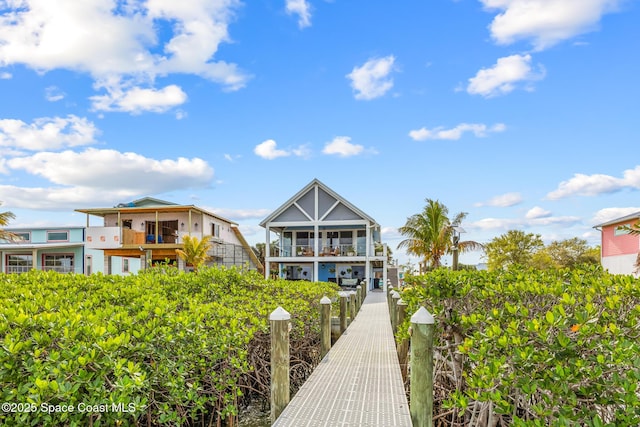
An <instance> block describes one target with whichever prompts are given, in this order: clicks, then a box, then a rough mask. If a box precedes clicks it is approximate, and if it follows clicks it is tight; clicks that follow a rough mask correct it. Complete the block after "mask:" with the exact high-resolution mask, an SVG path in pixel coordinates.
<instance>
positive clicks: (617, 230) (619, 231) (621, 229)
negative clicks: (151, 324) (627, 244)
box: [613, 225, 629, 236]
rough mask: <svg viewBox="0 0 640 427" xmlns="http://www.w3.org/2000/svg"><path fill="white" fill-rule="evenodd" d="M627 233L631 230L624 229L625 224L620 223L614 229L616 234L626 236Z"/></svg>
mask: <svg viewBox="0 0 640 427" xmlns="http://www.w3.org/2000/svg"><path fill="white" fill-rule="evenodd" d="M625 234H629V230H626V229H624V226H623V225H618V226H617V227H616V228H614V229H613V235H614V236H624V235H625Z"/></svg>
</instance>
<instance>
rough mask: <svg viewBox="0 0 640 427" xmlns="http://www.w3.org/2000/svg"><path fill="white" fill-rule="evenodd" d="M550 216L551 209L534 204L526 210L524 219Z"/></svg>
mask: <svg viewBox="0 0 640 427" xmlns="http://www.w3.org/2000/svg"><path fill="white" fill-rule="evenodd" d="M550 216H551V211H548V210H546V209H543V208H541V207H540V206H535V207H533V208H531V209H529V210H528V211H527V214H526V215H525V218H526V219H540V218H548V217H550Z"/></svg>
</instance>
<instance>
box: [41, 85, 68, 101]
mask: <svg viewBox="0 0 640 427" xmlns="http://www.w3.org/2000/svg"><path fill="white" fill-rule="evenodd" d="M64 96H65V94H64V92H62V91H61V90H60V89H59V88H58V87H56V86H49V87H48V88H46V89H45V91H44V97H45V99H46V100H47V101H49V102H56V101H61V100H63V99H64Z"/></svg>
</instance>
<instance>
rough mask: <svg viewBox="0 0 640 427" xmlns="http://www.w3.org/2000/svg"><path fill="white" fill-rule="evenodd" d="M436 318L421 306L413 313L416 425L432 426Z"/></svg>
mask: <svg viewBox="0 0 640 427" xmlns="http://www.w3.org/2000/svg"><path fill="white" fill-rule="evenodd" d="M434 330H435V319H434V318H433V316H432V315H431V313H429V312H428V311H427V309H426V308H424V307H420V309H418V311H416V312H415V313H414V315H413V316H411V380H410V381H411V392H410V393H411V396H410V402H411V404H410V405H409V412H410V413H411V421H412V422H413V426H414V427H432V426H433V334H434Z"/></svg>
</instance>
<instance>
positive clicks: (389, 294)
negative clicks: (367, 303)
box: [387, 286, 393, 313]
mask: <svg viewBox="0 0 640 427" xmlns="http://www.w3.org/2000/svg"><path fill="white" fill-rule="evenodd" d="M391 292H393V286H389V287H388V288H387V304H388V305H389V313H391Z"/></svg>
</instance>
